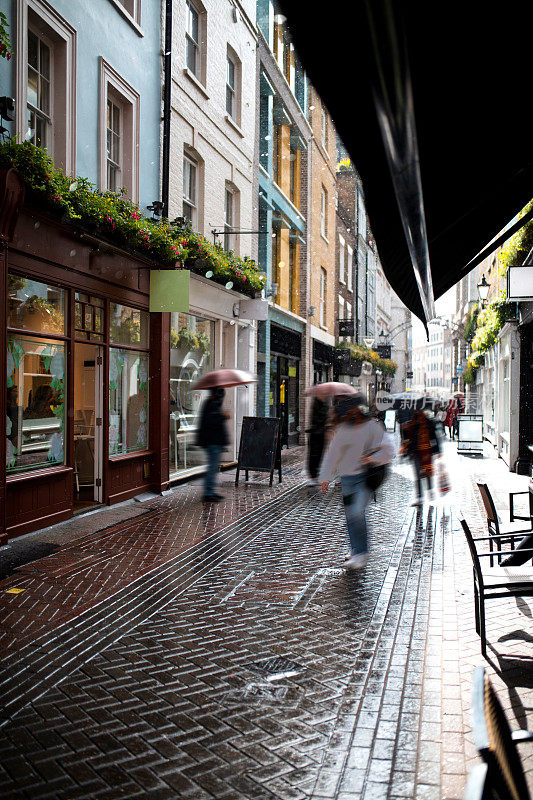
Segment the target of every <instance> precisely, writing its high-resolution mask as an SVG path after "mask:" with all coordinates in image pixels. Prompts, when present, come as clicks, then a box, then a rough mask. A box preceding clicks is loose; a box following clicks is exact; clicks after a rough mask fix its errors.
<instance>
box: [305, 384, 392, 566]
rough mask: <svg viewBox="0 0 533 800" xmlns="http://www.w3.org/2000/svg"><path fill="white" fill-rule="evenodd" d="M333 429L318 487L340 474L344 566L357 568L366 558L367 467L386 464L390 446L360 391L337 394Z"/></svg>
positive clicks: (324, 486)
mask: <svg viewBox="0 0 533 800" xmlns="http://www.w3.org/2000/svg"><path fill="white" fill-rule="evenodd" d="M334 422H335V423H336V427H335V432H334V434H333V438H332V440H331V442H330V445H329V448H328V451H327V453H326V455H325V457H324V460H323V462H322V467H321V470H320V478H319V480H320V483H321V485H322V491H323V492H324V493H326V492H327V490H328V486H329V483H330V482H331V481H332V480H333V479H334V478H335V476H336V475H340V479H341V491H342V497H343V502H344V511H345V514H346V524H347V526H348V537H349V539H350V557H349V558H348V560H347V562H346V566H347V567H348V568H350V569H361V568H362V567H365V566H366V563H367V561H368V534H367V526H366V518H365V508H366V506H367V503H368V500H369V497H370V491H369V490H368V488H367V486H366V475H367V468H368V467H369V466H370V465H383V464H387V463H388V462H389V461H390V460H391V459H392V457H393V455H394V447H393V445H392V442H391V440H390V437H389V436H387V434H386V433H385V431H384V428H383V425H382V424H381V423H380V422H379V421H378V420H377V419H375V418H372V417H370V416H369V415H368V414H367V413H365V411H364V398H363V397H362V395H354V396H347V397H339V398H338V399H337V402H336V406H335V420H334Z"/></svg>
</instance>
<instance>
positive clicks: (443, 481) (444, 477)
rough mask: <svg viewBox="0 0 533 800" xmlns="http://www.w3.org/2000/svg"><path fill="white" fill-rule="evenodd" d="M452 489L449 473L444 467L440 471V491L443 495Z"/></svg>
mask: <svg viewBox="0 0 533 800" xmlns="http://www.w3.org/2000/svg"><path fill="white" fill-rule="evenodd" d="M450 488H451V487H450V479H449V477H448V473H447V472H446V470H445V469H444V467H443V466H441V467H440V470H439V491H440V493H441V494H446V492H449V491H450Z"/></svg>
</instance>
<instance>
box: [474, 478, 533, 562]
mask: <svg viewBox="0 0 533 800" xmlns="http://www.w3.org/2000/svg"><path fill="white" fill-rule="evenodd" d="M477 488H478V489H479V493H480V495H481V499H482V501H483V505H484V506H485V512H486V514H487V527H488V531H489V534H490V536H491V538H490V540H489V550H490V551H492V550H493V549H494V548H493V545H494V544H496V549H497V550H501V544H502V542H509V543H510V545H511V549H512V550H514V546H515V539H520V538H521V537H522V536H523V535H524V534H526V533H531V531H532V526H531V525H530V526H529V528H524V529H522V528H516V527H512V528H510V527H509V526H507V525H503V524H502V522H501V520H500V518H499V516H498V512H497V511H496V506H495V505H494V500H493V499H492V495H491V493H490V489H489V487H488V486H487V484H486V483H478V485H477ZM512 494H513V495H514V494H521V492H513V493H512ZM510 498H511V495H509V499H510ZM515 519H518V517H517V516H516V515H514V516H512V515H511V522H513V521H514V520H515ZM521 519H529V518H527V517H521ZM493 559H494V555H491V556H490V565H491V567H493V566H494V560H493ZM500 561H501V556H500V557H498V560H497V563H498V564H499V563H500Z"/></svg>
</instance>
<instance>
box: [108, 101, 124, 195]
mask: <svg viewBox="0 0 533 800" xmlns="http://www.w3.org/2000/svg"><path fill="white" fill-rule="evenodd" d="M106 105H107V111H109V106H110V105H111V107H112V108H113V109H116V110H117V111H118V118H119V132H118V133H116V131H115V130H114V129H113V128H110V127H109V124H108V123H107V122H106V142H107V138H108V136H109V134H110V133H111V136H115V137H117V138H118V160H117V161H113V159H112V158H110V156H109V147H108V148H107V159H106V190H107V191H108V192H117V191H119V190H120V178H119V184H118V185H117V184H116V183H115V188H111V186H110V185H109V183H110V181H109V171H110V166H111V169H113V170H114V172H115V173H118V175H119V176H122V172H123V170H122V163H123V147H122V144H123V128H124V111H123V108H122V104H121V103H120V102H119V101H117V100H116V99H115V97H114V95H113V94H112V93H110V92H108V94H107V104H106ZM115 181H116V177H115Z"/></svg>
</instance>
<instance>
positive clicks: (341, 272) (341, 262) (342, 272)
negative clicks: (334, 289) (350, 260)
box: [339, 233, 346, 284]
mask: <svg viewBox="0 0 533 800" xmlns="http://www.w3.org/2000/svg"><path fill="white" fill-rule="evenodd" d="M345 250H346V242H345V241H344V237H342V236H341V235H340V233H339V281H340V283H342V284H346V273H345V265H344V255H345Z"/></svg>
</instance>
